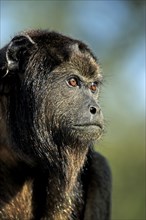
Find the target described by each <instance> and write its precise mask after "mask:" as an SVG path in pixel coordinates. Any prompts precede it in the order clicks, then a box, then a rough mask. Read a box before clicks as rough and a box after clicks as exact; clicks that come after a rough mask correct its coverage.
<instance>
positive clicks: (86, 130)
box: [72, 124, 104, 141]
mask: <svg viewBox="0 0 146 220" xmlns="http://www.w3.org/2000/svg"><path fill="white" fill-rule="evenodd" d="M72 130H73V131H74V132H75V133H76V136H77V137H78V138H79V139H82V140H83V139H84V140H86V141H98V140H99V139H100V138H101V136H102V134H103V132H104V128H103V126H101V125H94V124H93V125H89V124H86V125H74V126H73V127H72Z"/></svg>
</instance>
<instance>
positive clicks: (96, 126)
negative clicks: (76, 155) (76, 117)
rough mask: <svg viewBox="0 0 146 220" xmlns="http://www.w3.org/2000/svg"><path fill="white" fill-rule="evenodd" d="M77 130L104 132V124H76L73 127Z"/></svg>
mask: <svg viewBox="0 0 146 220" xmlns="http://www.w3.org/2000/svg"><path fill="white" fill-rule="evenodd" d="M73 127H74V128H75V129H91V130H92V129H100V130H103V125H102V124H99V123H98V124H75V125H74V126H73Z"/></svg>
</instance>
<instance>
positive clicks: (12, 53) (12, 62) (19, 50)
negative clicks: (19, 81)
mask: <svg viewBox="0 0 146 220" xmlns="http://www.w3.org/2000/svg"><path fill="white" fill-rule="evenodd" d="M33 44H35V43H34V41H33V40H32V39H31V38H30V37H29V36H28V35H19V36H16V37H14V38H13V39H12V41H11V42H10V44H9V45H8V47H7V51H6V62H7V71H6V74H5V75H7V74H8V73H9V72H14V73H15V72H16V71H18V70H20V69H21V67H22V65H23V64H24V63H25V61H26V56H27V55H28V53H29V49H30V48H31V46H32V45H33Z"/></svg>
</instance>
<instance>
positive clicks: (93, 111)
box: [90, 107, 96, 115]
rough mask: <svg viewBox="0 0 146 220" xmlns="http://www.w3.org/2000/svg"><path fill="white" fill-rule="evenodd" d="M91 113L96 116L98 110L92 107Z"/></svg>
mask: <svg viewBox="0 0 146 220" xmlns="http://www.w3.org/2000/svg"><path fill="white" fill-rule="evenodd" d="M90 112H91V114H93V115H94V114H96V108H95V107H90Z"/></svg>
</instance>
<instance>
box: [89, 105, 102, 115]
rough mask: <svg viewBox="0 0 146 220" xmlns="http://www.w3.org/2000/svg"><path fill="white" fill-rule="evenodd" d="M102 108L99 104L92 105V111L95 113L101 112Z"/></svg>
mask: <svg viewBox="0 0 146 220" xmlns="http://www.w3.org/2000/svg"><path fill="white" fill-rule="evenodd" d="M100 112H101V109H100V107H99V106H90V113H91V114H92V115H95V114H96V113H98V114H100Z"/></svg>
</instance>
